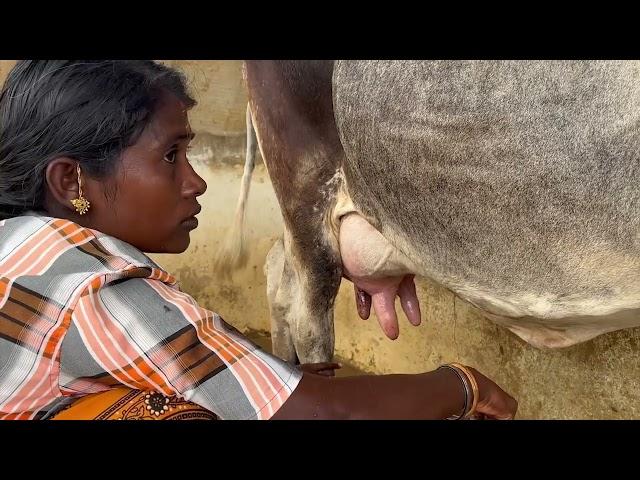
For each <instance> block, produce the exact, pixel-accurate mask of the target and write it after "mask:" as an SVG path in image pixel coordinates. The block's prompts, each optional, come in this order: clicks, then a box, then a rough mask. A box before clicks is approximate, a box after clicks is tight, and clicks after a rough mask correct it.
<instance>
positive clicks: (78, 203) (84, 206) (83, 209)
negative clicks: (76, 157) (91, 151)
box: [71, 163, 91, 215]
mask: <svg viewBox="0 0 640 480" xmlns="http://www.w3.org/2000/svg"><path fill="white" fill-rule="evenodd" d="M76 167H77V170H78V198H74V199H73V200H71V203H72V204H73V206H74V207H76V211H77V212H78V213H79V214H80V215H84V214H85V213H87V212H88V211H89V208H90V207H91V203H90V202H89V200H87V199H86V198H84V197H83V196H82V177H81V176H80V164H79V163H78V164H76Z"/></svg>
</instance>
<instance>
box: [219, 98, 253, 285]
mask: <svg viewBox="0 0 640 480" xmlns="http://www.w3.org/2000/svg"><path fill="white" fill-rule="evenodd" d="M257 144H258V141H257V138H256V132H255V130H254V128H253V121H252V120H251V109H250V107H249V104H248V103H247V155H246V158H245V162H244V173H243V174H242V182H241V184H240V197H239V198H238V204H237V206H236V213H235V216H234V219H233V225H232V226H231V229H230V230H229V231H228V232H227V235H226V237H225V239H224V240H223V242H222V246H221V247H220V250H218V252H217V254H216V257H215V259H214V263H213V268H214V270H215V271H216V272H217V273H219V274H221V275H223V276H225V277H227V276H229V274H230V273H231V272H232V271H233V270H236V269H238V268H241V267H243V266H244V265H246V263H247V258H248V254H247V250H246V245H245V238H244V216H245V210H246V207H247V199H248V198H249V187H250V186H251V175H252V173H253V168H254V167H255V160H256V148H257Z"/></svg>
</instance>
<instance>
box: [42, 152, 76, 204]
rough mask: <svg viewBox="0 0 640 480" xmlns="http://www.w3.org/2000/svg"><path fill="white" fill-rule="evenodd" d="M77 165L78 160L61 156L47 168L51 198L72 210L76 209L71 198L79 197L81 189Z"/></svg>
mask: <svg viewBox="0 0 640 480" xmlns="http://www.w3.org/2000/svg"><path fill="white" fill-rule="evenodd" d="M77 165H78V162H77V161H75V160H72V159H70V158H67V157H60V158H56V159H55V160H53V161H51V162H49V164H48V165H47V168H46V170H45V180H46V184H47V190H48V191H49V194H50V196H51V199H53V200H55V201H56V202H57V203H58V204H60V205H61V206H63V207H64V208H66V209H68V210H72V211H75V208H74V206H73V204H72V203H71V200H74V199H76V198H78V197H79V190H80V189H79V185H78V173H77ZM83 180H84V179H83ZM83 184H84V182H83ZM83 194H84V192H83Z"/></svg>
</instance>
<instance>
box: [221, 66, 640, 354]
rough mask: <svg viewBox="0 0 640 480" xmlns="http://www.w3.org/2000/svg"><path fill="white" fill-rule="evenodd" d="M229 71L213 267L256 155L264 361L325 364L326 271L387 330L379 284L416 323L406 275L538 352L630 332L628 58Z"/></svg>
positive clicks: (634, 90) (388, 304)
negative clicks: (261, 201) (275, 228)
mask: <svg viewBox="0 0 640 480" xmlns="http://www.w3.org/2000/svg"><path fill="white" fill-rule="evenodd" d="M244 77H245V81H246V85H247V88H248V94H249V103H248V108H247V132H248V142H247V146H248V149H247V163H246V165H245V174H244V176H243V180H242V189H241V195H240V201H239V204H238V209H237V211H236V221H235V223H234V229H233V234H232V236H231V240H230V241H229V242H227V244H226V247H225V248H223V249H221V251H220V253H219V256H218V259H217V263H216V265H217V268H218V269H219V271H222V272H224V271H228V269H229V268H233V267H236V266H238V265H240V264H241V263H242V261H243V258H244V256H243V254H242V250H243V248H244V245H243V242H242V238H241V233H238V232H241V230H242V219H243V215H244V209H245V205H246V198H247V195H248V189H249V182H250V175H251V171H252V168H253V162H254V161H255V148H259V149H260V152H261V155H262V158H263V160H264V163H265V165H266V168H267V170H268V173H269V176H270V178H271V181H272V184H273V188H274V191H275V194H276V197H277V199H278V202H279V205H280V208H281V211H282V216H283V221H284V234H283V237H282V238H281V239H280V240H278V241H277V242H276V244H275V245H274V246H273V248H272V249H271V251H270V252H269V254H268V256H267V260H266V263H265V274H266V276H267V297H268V300H269V307H270V315H271V322H272V323H271V327H272V341H273V347H274V353H276V354H277V355H279V356H281V357H282V358H284V359H286V360H289V361H296V360H299V361H300V362H320V361H328V360H330V359H331V358H332V356H333V349H334V332H333V303H334V300H335V297H336V294H337V291H338V288H339V286H340V282H341V279H342V277H346V278H348V279H350V280H351V281H352V282H353V283H354V287H355V295H356V304H357V307H358V312H359V314H360V316H361V317H363V318H367V317H368V316H369V311H370V308H371V306H373V308H374V310H375V312H376V316H377V317H378V321H379V322H380V326H381V328H382V329H383V331H384V332H385V334H386V335H387V336H388V337H389V338H391V339H394V338H396V337H397V336H398V334H399V329H398V321H397V314H396V312H395V306H394V300H395V298H396V296H399V297H400V300H401V305H402V308H403V310H404V312H405V315H406V316H407V318H408V320H409V321H410V322H411V323H412V324H414V325H417V324H419V323H420V306H419V303H418V299H417V296H416V291H415V285H414V280H413V278H414V275H420V276H423V277H428V278H430V279H432V280H433V281H435V282H437V283H439V284H441V285H443V286H444V287H446V288H448V289H450V290H451V291H453V292H454V293H455V294H456V295H458V296H459V297H461V298H463V299H464V300H466V301H468V302H470V303H471V304H473V305H475V306H476V307H478V308H479V309H480V310H481V311H482V312H483V313H484V314H485V315H486V316H487V317H488V318H490V319H492V320H493V321H495V322H497V323H498V324H501V325H503V326H505V327H506V328H508V329H509V330H511V331H512V332H513V333H515V334H516V335H518V336H519V337H520V338H522V339H523V340H525V341H526V342H528V343H529V344H531V345H533V346H535V347H538V348H559V347H566V346H570V345H573V344H576V343H579V342H584V341H586V340H589V339H591V338H593V337H595V336H597V335H600V334H603V333H605V332H609V331H614V330H618V329H623V328H630V327H634V326H638V325H640V188H639V187H638V181H639V180H640V63H639V62H628V61H382V60H380V61H335V62H333V61H246V62H245V63H244ZM254 135H255V136H254ZM256 146H257V147H256Z"/></svg>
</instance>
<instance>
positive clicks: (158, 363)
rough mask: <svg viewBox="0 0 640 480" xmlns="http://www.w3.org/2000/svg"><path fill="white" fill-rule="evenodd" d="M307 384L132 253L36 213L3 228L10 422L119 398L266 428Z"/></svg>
mask: <svg viewBox="0 0 640 480" xmlns="http://www.w3.org/2000/svg"><path fill="white" fill-rule="evenodd" d="M150 234H152V233H150ZM301 377H302V373H301V372H300V370H298V369H297V368H296V367H294V366H292V365H289V364H287V363H286V362H283V361H282V360H280V359H278V358H276V357H274V356H272V355H270V354H268V353H266V352H264V351H263V350H261V349H260V348H259V347H257V346H256V345H255V344H253V343H252V342H250V341H249V340H247V339H246V338H244V337H243V336H242V335H241V334H240V333H239V332H238V331H237V330H235V329H234V328H233V327H231V326H230V325H228V324H227V323H225V322H224V320H223V319H222V318H220V316H219V315H217V314H216V313H214V312H212V311H210V310H207V309H205V308H202V307H201V306H199V305H198V304H197V303H196V301H195V300H194V299H193V298H192V297H190V296H189V295H187V294H186V293H183V292H181V291H180V290H179V288H178V287H177V285H176V280H175V278H174V277H172V276H171V275H170V274H169V273H167V272H166V271H164V270H162V269H161V268H160V267H159V266H158V265H156V264H155V263H154V262H153V261H152V260H151V259H150V258H149V257H147V256H146V255H144V254H143V253H142V252H140V251H139V250H138V249H136V248H134V247H133V246H131V245H129V244H127V243H125V242H123V241H121V240H118V239H116V238H113V237H110V236H107V235H104V234H102V233H100V232H97V231H94V230H90V229H87V228H84V227H81V226H80V225H78V224H75V223H73V222H71V221H68V220H62V219H56V218H50V217H45V216H41V215H38V214H35V213H30V214H28V215H24V216H20V217H15V218H11V219H8V220H4V221H2V222H0V419H38V418H48V417H51V416H53V415H55V414H56V413H57V412H59V411H60V410H62V409H63V408H65V407H66V406H68V405H69V403H70V402H72V401H73V400H76V399H78V398H80V397H83V396H85V395H88V394H93V393H96V392H101V391H106V390H110V389H113V388H117V387H121V386H126V387H130V388H132V389H137V390H141V391H155V392H158V393H161V394H163V395H165V396H176V397H177V398H180V399H184V400H187V401H190V402H193V403H195V404H197V405H200V406H202V407H204V408H206V409H207V410H209V411H211V412H213V413H215V415H216V416H217V417H219V418H220V419H268V418H270V417H271V416H272V415H273V414H274V413H275V412H276V411H277V410H278V409H279V408H280V407H281V406H282V404H283V403H284V402H285V401H286V400H287V398H288V397H289V395H290V394H291V393H292V392H293V390H294V389H295V388H296V386H297V385H298V382H299V381H300V378H301Z"/></svg>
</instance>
